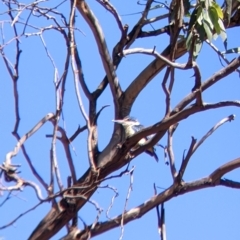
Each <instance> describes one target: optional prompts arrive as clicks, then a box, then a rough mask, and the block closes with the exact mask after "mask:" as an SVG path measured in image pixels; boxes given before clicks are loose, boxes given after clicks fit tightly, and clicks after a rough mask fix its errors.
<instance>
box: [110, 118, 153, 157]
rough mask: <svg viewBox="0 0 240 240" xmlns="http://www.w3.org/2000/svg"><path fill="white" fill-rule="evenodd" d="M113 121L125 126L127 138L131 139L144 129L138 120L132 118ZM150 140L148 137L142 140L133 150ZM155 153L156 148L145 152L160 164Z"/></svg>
mask: <svg viewBox="0 0 240 240" xmlns="http://www.w3.org/2000/svg"><path fill="white" fill-rule="evenodd" d="M112 121H113V122H115V123H118V124H121V125H122V126H123V128H124V130H125V135H126V138H128V137H131V136H132V135H134V134H135V133H137V132H139V131H140V130H142V129H143V128H144V127H143V125H141V124H140V122H139V121H138V120H136V119H134V118H132V117H125V118H124V119H121V120H112ZM148 140H149V138H147V137H145V138H142V139H141V140H140V141H139V142H138V143H137V145H136V146H135V147H134V148H133V149H136V148H137V147H138V146H143V145H144V144H145V143H146V142H147V141H148ZM155 151H156V150H155V148H154V147H151V148H149V149H147V150H146V151H145V152H146V153H147V154H149V155H150V156H152V157H154V158H155V160H156V161H157V162H158V156H157V154H156V152H155Z"/></svg>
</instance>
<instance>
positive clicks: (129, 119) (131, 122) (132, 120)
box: [112, 116, 140, 127]
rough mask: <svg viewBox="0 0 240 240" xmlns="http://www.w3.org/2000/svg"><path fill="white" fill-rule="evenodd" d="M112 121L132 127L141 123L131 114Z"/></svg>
mask: <svg viewBox="0 0 240 240" xmlns="http://www.w3.org/2000/svg"><path fill="white" fill-rule="evenodd" d="M112 121H113V122H115V123H118V124H121V125H122V126H123V127H132V126H139V125H140V122H139V121H138V120H137V119H135V118H133V117H129V116H127V117H125V118H123V119H115V120H112Z"/></svg>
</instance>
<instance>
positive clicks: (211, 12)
mask: <svg viewBox="0 0 240 240" xmlns="http://www.w3.org/2000/svg"><path fill="white" fill-rule="evenodd" d="M208 13H209V17H210V19H211V21H212V24H213V25H214V28H215V30H216V32H217V34H218V35H219V34H220V32H221V28H220V26H219V23H218V19H219V18H218V13H217V10H216V8H215V7H213V6H211V7H209V8H208Z"/></svg>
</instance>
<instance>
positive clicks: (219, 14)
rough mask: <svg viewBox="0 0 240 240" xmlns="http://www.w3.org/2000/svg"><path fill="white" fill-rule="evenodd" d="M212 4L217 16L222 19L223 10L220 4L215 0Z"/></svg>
mask: <svg viewBox="0 0 240 240" xmlns="http://www.w3.org/2000/svg"><path fill="white" fill-rule="evenodd" d="M212 6H213V7H214V8H215V9H216V11H217V15H218V17H219V18H221V19H223V12H222V9H221V8H220V6H219V5H218V4H217V3H216V2H213V3H212Z"/></svg>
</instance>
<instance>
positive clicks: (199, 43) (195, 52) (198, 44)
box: [193, 41, 203, 60]
mask: <svg viewBox="0 0 240 240" xmlns="http://www.w3.org/2000/svg"><path fill="white" fill-rule="evenodd" d="M202 45H203V43H202V41H197V42H196V44H195V46H194V50H193V58H194V60H196V58H197V57H198V54H199V53H200V51H201V49H202Z"/></svg>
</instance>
